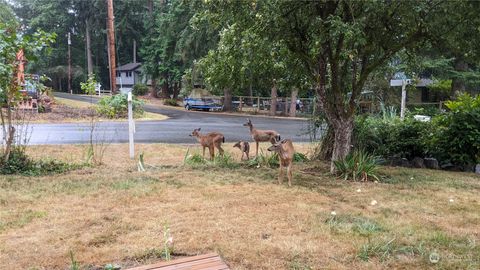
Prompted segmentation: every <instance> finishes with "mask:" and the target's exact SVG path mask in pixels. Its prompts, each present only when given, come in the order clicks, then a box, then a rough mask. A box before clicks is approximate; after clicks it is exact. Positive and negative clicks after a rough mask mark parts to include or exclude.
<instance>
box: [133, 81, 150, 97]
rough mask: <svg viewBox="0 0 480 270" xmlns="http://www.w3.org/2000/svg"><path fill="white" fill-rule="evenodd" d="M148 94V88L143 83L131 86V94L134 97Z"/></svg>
mask: <svg viewBox="0 0 480 270" xmlns="http://www.w3.org/2000/svg"><path fill="white" fill-rule="evenodd" d="M147 93H148V86H147V85H145V84H143V83H137V84H135V85H134V86H133V89H132V94H134V95H135V96H144V95H145V94H147Z"/></svg>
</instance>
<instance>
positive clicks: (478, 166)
mask: <svg viewBox="0 0 480 270" xmlns="http://www.w3.org/2000/svg"><path fill="white" fill-rule="evenodd" d="M475 173H477V174H480V164H477V166H475Z"/></svg>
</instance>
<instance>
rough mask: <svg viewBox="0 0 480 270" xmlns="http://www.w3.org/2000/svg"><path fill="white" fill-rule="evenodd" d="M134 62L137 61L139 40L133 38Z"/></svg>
mask: <svg viewBox="0 0 480 270" xmlns="http://www.w3.org/2000/svg"><path fill="white" fill-rule="evenodd" d="M133 63H137V41H136V40H135V39H134V40H133Z"/></svg>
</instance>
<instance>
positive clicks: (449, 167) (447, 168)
mask: <svg viewBox="0 0 480 270" xmlns="http://www.w3.org/2000/svg"><path fill="white" fill-rule="evenodd" d="M440 167H441V169H442V170H445V171H452V172H461V171H463V170H462V167H460V166H457V165H453V164H452V163H450V162H449V163H445V164H442V166H440Z"/></svg>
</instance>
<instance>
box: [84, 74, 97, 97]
mask: <svg viewBox="0 0 480 270" xmlns="http://www.w3.org/2000/svg"><path fill="white" fill-rule="evenodd" d="M96 84H97V81H96V80H95V76H93V75H90V76H88V80H87V81H86V82H81V83H80V89H82V92H83V93H85V94H87V95H95V93H96V92H95V86H96Z"/></svg>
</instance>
